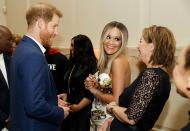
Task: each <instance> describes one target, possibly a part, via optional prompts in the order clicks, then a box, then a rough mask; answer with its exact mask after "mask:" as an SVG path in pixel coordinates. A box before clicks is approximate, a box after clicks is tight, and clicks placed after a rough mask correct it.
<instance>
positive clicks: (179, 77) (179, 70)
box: [173, 46, 190, 98]
mask: <svg viewBox="0 0 190 131" xmlns="http://www.w3.org/2000/svg"><path fill="white" fill-rule="evenodd" d="M188 48H189V49H190V46H189V47H188ZM188 48H185V49H183V50H182V51H181V52H180V54H179V56H178V59H177V62H176V65H175V68H174V70H173V79H174V83H175V85H176V88H177V91H178V93H179V94H181V95H182V96H187V97H189V98H190V69H189V67H190V65H187V66H189V67H187V68H188V69H186V68H185V64H186V63H187V61H186V60H187V59H189V58H188V55H187V49H188ZM189 49H188V50H189Z"/></svg>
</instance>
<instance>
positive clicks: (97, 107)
mask: <svg viewBox="0 0 190 131" xmlns="http://www.w3.org/2000/svg"><path fill="white" fill-rule="evenodd" d="M97 74H98V76H96V77H97V80H98V82H99V84H101V87H100V88H99V90H100V91H101V92H103V93H108V94H111V93H112V87H111V78H109V79H110V80H108V79H105V77H104V80H105V81H104V80H103V82H102V80H100V78H101V77H100V76H101V74H100V75H99V73H95V75H97ZM104 74H105V73H104ZM107 76H109V75H107ZM108 81H109V82H108ZM102 83H104V85H103V84H102ZM108 83H109V84H108ZM106 105H107V103H104V102H102V101H100V100H99V99H98V98H95V99H94V101H93V103H92V109H91V120H90V121H91V125H90V131H98V128H99V127H100V126H101V125H102V124H103V123H104V121H105V120H107V119H108V118H110V117H112V116H111V115H109V114H108V113H107V112H106Z"/></svg>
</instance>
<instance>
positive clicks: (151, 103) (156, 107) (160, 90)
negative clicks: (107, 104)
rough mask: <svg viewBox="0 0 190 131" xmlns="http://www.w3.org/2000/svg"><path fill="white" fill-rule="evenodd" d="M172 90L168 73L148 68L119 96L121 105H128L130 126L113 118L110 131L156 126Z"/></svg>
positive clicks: (125, 130) (140, 129) (127, 130)
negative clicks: (131, 123)
mask: <svg viewBox="0 0 190 131" xmlns="http://www.w3.org/2000/svg"><path fill="white" fill-rule="evenodd" d="M170 90H171V84H170V79H169V76H168V74H167V73H166V72H165V71H163V70H162V69H161V68H147V69H145V70H144V71H143V72H142V73H141V74H140V75H139V76H138V77H137V79H136V80H135V81H134V82H133V83H132V84H131V85H130V86H129V87H128V88H126V89H125V91H124V92H123V93H122V94H121V96H120V97H119V105H120V106H122V107H126V108H127V110H126V111H125V113H126V114H127V116H128V118H129V119H130V120H134V121H135V122H136V124H135V125H134V126H130V125H128V124H124V123H122V122H120V121H119V120H117V119H116V118H115V119H114V120H113V122H112V124H111V127H110V131H149V130H151V129H152V127H153V126H154V124H155V122H156V120H157V119H158V117H159V115H160V113H161V112H162V109H163V107H164V105H165V102H166V101H167V99H168V97H169V94H170Z"/></svg>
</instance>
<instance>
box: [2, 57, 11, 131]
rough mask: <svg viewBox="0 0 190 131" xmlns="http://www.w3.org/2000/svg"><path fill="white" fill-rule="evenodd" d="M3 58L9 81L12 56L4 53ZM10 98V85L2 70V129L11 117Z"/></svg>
mask: <svg viewBox="0 0 190 131" xmlns="http://www.w3.org/2000/svg"><path fill="white" fill-rule="evenodd" d="M3 58H4V61H5V67H6V72H7V78H8V82H9V71H10V56H8V55H6V54H3ZM9 98H10V96H9V87H8V85H7V82H6V81H5V78H4V76H3V74H2V72H1V71H0V130H2V129H3V128H4V127H5V120H6V119H7V118H8V117H9V101H10V100H9Z"/></svg>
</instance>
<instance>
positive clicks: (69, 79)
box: [68, 65, 75, 94]
mask: <svg viewBox="0 0 190 131" xmlns="http://www.w3.org/2000/svg"><path fill="white" fill-rule="evenodd" d="M74 69H75V65H74V66H73V68H72V69H71V72H70V74H69V78H68V90H69V92H68V93H69V94H70V93H71V88H70V82H71V75H72V73H73V70H74Z"/></svg>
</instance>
